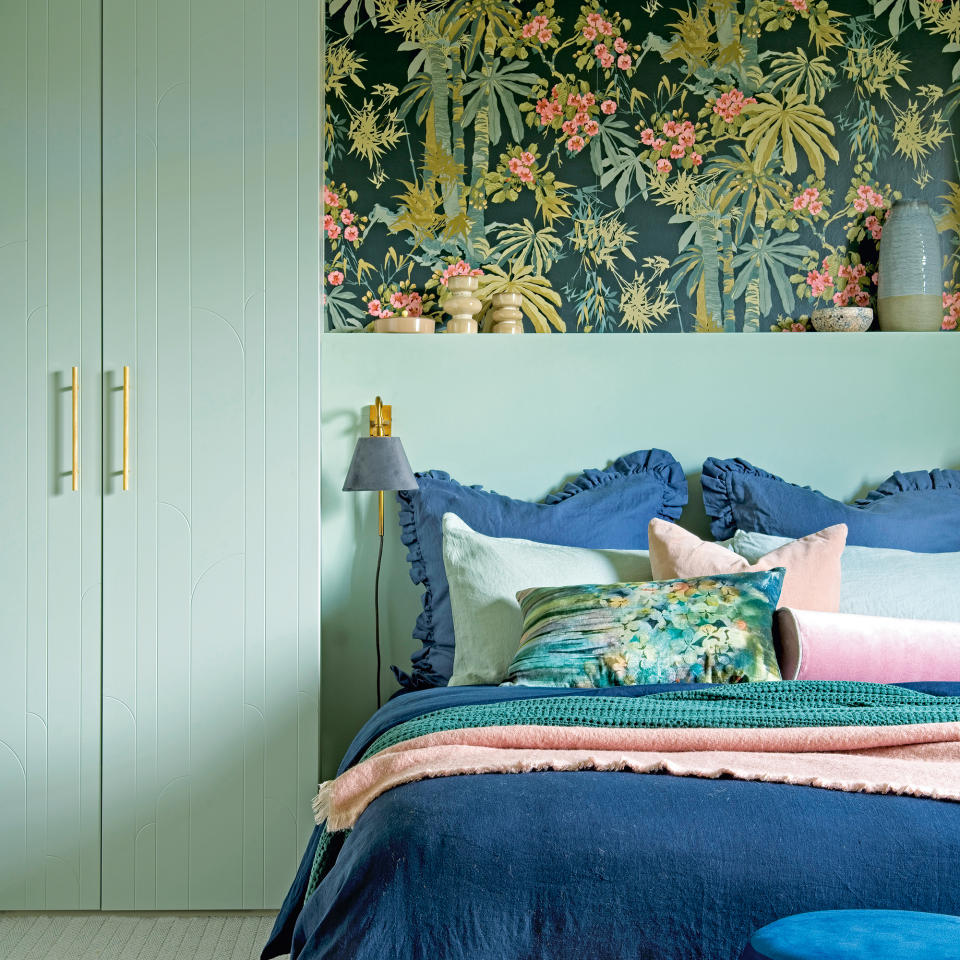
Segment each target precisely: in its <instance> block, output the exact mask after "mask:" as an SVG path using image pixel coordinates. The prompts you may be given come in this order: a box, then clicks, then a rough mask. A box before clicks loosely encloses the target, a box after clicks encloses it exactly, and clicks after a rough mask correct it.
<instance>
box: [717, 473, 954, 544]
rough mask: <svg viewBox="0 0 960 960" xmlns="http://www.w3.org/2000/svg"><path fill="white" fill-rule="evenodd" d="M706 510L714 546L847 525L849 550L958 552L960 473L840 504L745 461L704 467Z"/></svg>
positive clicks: (891, 486) (911, 477)
mask: <svg viewBox="0 0 960 960" xmlns="http://www.w3.org/2000/svg"><path fill="white" fill-rule="evenodd" d="M701 483H702V485H703V505H704V507H705V509H706V511H707V516H708V517H710V518H711V523H710V531H711V533H712V534H713V536H714V537H715V538H716V539H717V540H725V539H726V538H727V537H732V536H733V535H734V533H736V531H737V530H749V531H751V532H754V533H766V534H770V535H772V536H777V537H805V536H807V535H808V534H811V533H815V532H816V531H817V530H822V529H823V528H824V527H829V526H830V525H831V524H834V523H845V524H846V525H847V545H848V546H857V547H893V548H896V549H899V550H914V551H918V552H920V553H946V552H952V551H957V550H960V470H931V471H930V472H929V473H928V472H927V471H925V470H915V471H912V472H910V473H895V474H894V475H893V476H892V477H890V478H889V479H887V480H884V482H883V483H881V484H880V486H879V487H877V488H876V490H871V491H870V492H869V493H868V494H867V495H866V497H864V498H863V499H862V500H857V501H855V502H854V503H849V504H848V503H841V502H840V501H839V500H833V499H831V498H830V497H828V496H826V495H825V494H823V493H820V491H819V490H812V489H811V488H810V487H800V486H797V485H796V484H793V483H787V481H786V480H782V479H781V478H780V477H777V476H774V475H773V474H772V473H767V471H766V470H761V469H760V468H759V467H755V466H753V465H752V464H749V463H747V461H746V460H740V459H736V460H717V459H716V458H715V457H711V458H710V459H709V460H707V461H706V462H705V463H704V465H703V475H702V477H701Z"/></svg>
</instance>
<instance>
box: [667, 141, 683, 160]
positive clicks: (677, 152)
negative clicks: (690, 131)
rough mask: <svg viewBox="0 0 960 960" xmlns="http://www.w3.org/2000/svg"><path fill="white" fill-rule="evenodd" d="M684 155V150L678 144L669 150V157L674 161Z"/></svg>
mask: <svg viewBox="0 0 960 960" xmlns="http://www.w3.org/2000/svg"><path fill="white" fill-rule="evenodd" d="M685 153H686V150H684V149H683V147H682V146H681V145H680V144H679V143H676V144H674V145H673V146H672V147H671V148H670V156H671V157H673V159H674V160H679V159H681V157H683V155H684V154H685Z"/></svg>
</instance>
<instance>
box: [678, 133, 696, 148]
mask: <svg viewBox="0 0 960 960" xmlns="http://www.w3.org/2000/svg"><path fill="white" fill-rule="evenodd" d="M696 142H697V134H696V131H694V130H692V129H691V130H683V131H681V133H680V136H679V137H677V143H679V144H680V146H681V147H692V146H693V145H694V144H695V143H696Z"/></svg>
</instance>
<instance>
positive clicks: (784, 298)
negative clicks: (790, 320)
mask: <svg viewBox="0 0 960 960" xmlns="http://www.w3.org/2000/svg"><path fill="white" fill-rule="evenodd" d="M809 253H810V248H809V247H808V246H807V245H806V244H804V243H797V242H796V239H795V238H794V237H793V235H792V234H789V233H786V234H780V235H779V236H774V235H773V234H772V233H771V231H769V230H764V231H763V232H762V233H760V232H758V231H756V230H754V234H753V240H752V242H751V243H750V244H749V245H748V246H747V247H746V249H744V250H742V251H741V252H740V253H738V254H737V255H736V256H735V257H734V258H733V267H734V270H739V273H738V274H737V281H736V283H735V284H734V287H733V296H734V298H737V297H740V296H742V295H743V294H744V292H745V291H747V289H748V287H749V286H750V285H751V283H755V285H756V307H757V308H758V309H759V311H760V316H761V317H765V316H767V315H768V314H769V313H770V311H771V310H772V309H773V298H772V296H771V284H772V286H774V287H776V288H777V293H778V294H779V295H780V302H781V303H782V304H783V309H784V310H785V311H786V312H787V313H790V312H792V311H793V309H794V307H795V306H796V300H795V299H794V295H793V287H792V286H791V285H790V279H789V276H788V273H787V271H788V270H790V271H793V270H796V269H797V268H798V267H799V266H800V261H801V260H803V258H804V257H805V256H807V255H808V254H809ZM748 301H749V298H748ZM748 306H750V304H749V302H748ZM758 320H759V318H753V317H751V316H749V315H748V316H747V318H746V319H745V321H744V329H745V330H746V329H753V330H755V329H757V327H758ZM748 324H749V327H748Z"/></svg>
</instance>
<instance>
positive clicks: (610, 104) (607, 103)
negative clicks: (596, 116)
mask: <svg viewBox="0 0 960 960" xmlns="http://www.w3.org/2000/svg"><path fill="white" fill-rule="evenodd" d="M616 109H617V101H616V100H604V101H603V103H601V104H600V110H601V111H602V112H603V113H605V114H606V115H607V116H608V117H609V116H610V114H611V113H614V112H615V111H616Z"/></svg>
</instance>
